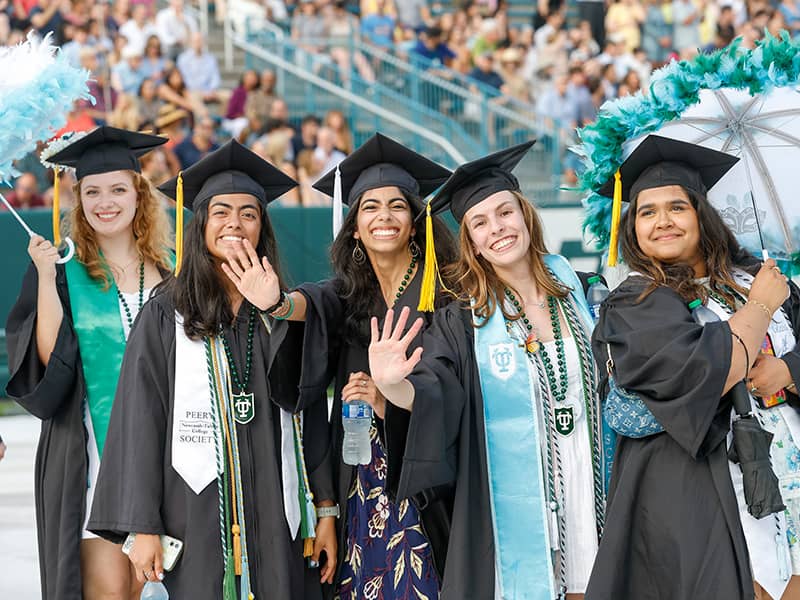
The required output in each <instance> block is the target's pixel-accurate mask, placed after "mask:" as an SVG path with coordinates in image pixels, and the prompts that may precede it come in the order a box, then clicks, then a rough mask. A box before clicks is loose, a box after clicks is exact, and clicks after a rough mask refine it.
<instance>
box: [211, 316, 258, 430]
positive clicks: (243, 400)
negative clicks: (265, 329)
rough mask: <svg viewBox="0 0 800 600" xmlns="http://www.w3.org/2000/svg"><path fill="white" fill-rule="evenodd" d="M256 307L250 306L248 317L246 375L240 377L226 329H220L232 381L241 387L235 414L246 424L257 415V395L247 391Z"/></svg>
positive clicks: (234, 400)
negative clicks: (255, 400)
mask: <svg viewBox="0 0 800 600" xmlns="http://www.w3.org/2000/svg"><path fill="white" fill-rule="evenodd" d="M255 324H256V309H255V307H254V306H252V305H251V306H250V314H249V316H248V318H247V347H246V351H245V362H244V377H243V378H240V377H239V369H237V368H236V361H235V360H234V359H233V353H232V352H231V347H230V344H229V343H228V338H227V337H226V336H225V332H224V331H220V335H219V337H220V338H221V339H222V346H223V348H225V356H226V357H227V359H228V368H229V369H230V372H231V383H232V384H233V386H234V387H236V388H238V389H239V393H238V394H236V393H234V394H233V407H234V413H235V414H234V416H235V419H236V422H237V423H240V424H242V425H245V424H247V423H249V422H250V421H252V420H253V417H254V416H255V402H254V399H255V395H254V394H253V393H252V392H250V393H248V392H247V385H248V384H249V383H250V367H251V365H252V363H253V333H254V332H255Z"/></svg>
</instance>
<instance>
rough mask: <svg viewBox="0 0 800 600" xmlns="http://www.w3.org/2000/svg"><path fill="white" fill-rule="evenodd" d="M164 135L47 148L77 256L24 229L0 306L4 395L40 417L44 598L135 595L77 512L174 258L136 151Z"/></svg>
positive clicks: (118, 562) (91, 139)
mask: <svg viewBox="0 0 800 600" xmlns="http://www.w3.org/2000/svg"><path fill="white" fill-rule="evenodd" d="M164 141H165V140H164V139H163V138H159V137H156V136H151V135H145V134H141V133H136V132H133V131H126V130H122V129H117V128H114V127H100V128H98V129H96V130H94V131H93V132H91V133H90V134H88V135H86V136H83V137H81V136H75V137H74V138H71V140H70V143H68V144H66V145H64V146H63V147H62V148H61V149H60V151H58V152H56V153H54V154H52V156H50V158H49V161H50V162H52V163H54V164H58V165H61V166H64V167H72V168H75V169H76V177H77V180H78V183H77V186H76V196H77V198H78V200H79V202H78V203H77V204H76V206H75V208H74V209H73V210H72V214H71V219H70V237H71V239H72V240H73V241H74V242H75V248H76V251H75V256H74V257H73V259H72V260H70V261H69V262H67V263H66V264H56V261H57V260H58V258H59V256H58V250H57V248H56V247H55V246H54V245H53V244H52V243H51V242H50V241H48V240H45V239H44V238H43V237H41V236H38V235H36V236H33V237H32V238H31V240H30V244H29V245H28V253H29V254H30V256H31V259H32V263H31V265H30V267H29V268H28V271H27V273H26V274H25V279H24V280H23V283H22V290H21V291H20V295H19V298H18V299H17V302H16V303H15V304H14V306H13V307H12V309H11V311H10V313H9V315H8V323H7V324H6V334H7V336H8V337H7V341H8V364H9V375H10V378H9V381H8V386H7V388H6V393H7V394H8V396H9V397H10V398H12V399H14V400H15V401H16V402H18V403H19V404H20V406H22V407H23V408H24V409H25V410H27V411H28V412H30V413H31V414H32V415H34V416H35V417H37V418H39V419H41V420H42V429H41V436H40V438H39V446H38V448H37V452H36V467H35V501H36V527H37V534H38V541H39V569H40V573H41V595H42V598H44V599H45V600H84V599H85V600H92V599H94V598H106V597H109V596H112V597H115V598H131V600H133V598H138V597H139V593H138V592H139V590H140V589H141V584H138V583H137V582H136V578H135V577H134V576H133V573H132V572H131V568H130V563H129V561H128V560H127V558H126V557H125V555H124V554H122V552H121V551H120V548H119V546H116V545H114V544H111V543H109V542H107V541H106V540H103V539H98V538H97V536H95V535H93V534H91V532H89V531H87V530H86V521H87V519H88V516H89V515H88V512H89V507H90V506H91V501H92V495H93V492H94V490H95V489H96V487H95V486H96V478H97V469H98V467H99V463H100V462H101V460H102V456H103V445H104V444H103V442H104V440H105V438H106V431H107V428H108V419H109V416H110V413H111V407H112V404H113V402H114V394H115V392H116V386H117V376H118V374H119V368H120V364H121V362H122V355H123V352H124V350H125V340H126V337H127V334H128V331H129V330H130V326H131V324H132V322H133V319H134V318H135V317H136V314H137V313H138V311H139V310H140V309H141V307H142V304H143V303H144V301H145V300H147V297H148V295H149V293H150V290H151V289H152V288H153V287H154V286H155V285H156V284H158V283H159V282H160V281H161V280H162V278H163V277H164V276H165V275H167V274H168V273H169V272H170V270H171V268H172V259H171V255H170V254H171V253H170V251H169V249H168V243H169V237H170V236H169V219H168V218H167V214H166V212H165V211H164V209H163V207H162V205H161V202H160V201H159V199H158V197H157V196H156V194H155V193H154V191H153V189H152V187H151V185H150V183H149V182H148V181H147V180H146V179H145V178H144V177H143V176H142V175H141V168H140V166H139V159H138V157H139V156H141V155H142V154H144V153H146V152H147V151H149V150H150V149H152V148H155V147H157V146H160V145H161V144H163V143H164ZM58 143H61V140H59V141H58ZM6 576H11V574H10V573H7V574H6Z"/></svg>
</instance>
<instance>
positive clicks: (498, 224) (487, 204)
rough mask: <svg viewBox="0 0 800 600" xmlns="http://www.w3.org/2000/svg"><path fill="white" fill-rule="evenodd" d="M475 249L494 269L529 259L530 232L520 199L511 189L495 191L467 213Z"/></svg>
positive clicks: (514, 264)
mask: <svg viewBox="0 0 800 600" xmlns="http://www.w3.org/2000/svg"><path fill="white" fill-rule="evenodd" d="M464 225H465V226H466V228H467V231H468V233H469V238H470V241H471V242H472V249H473V252H474V253H475V255H476V256H482V257H483V258H484V259H485V260H486V261H488V262H489V263H490V264H491V265H492V266H493V267H494V268H495V269H501V270H507V269H513V268H514V267H516V266H519V265H521V264H523V263H524V264H525V265H527V264H528V262H529V252H528V250H529V248H530V245H531V235H530V232H529V231H528V227H527V226H526V225H525V217H524V215H523V214H522V209H521V208H520V204H519V200H518V199H517V198H516V197H515V196H514V194H512V193H511V192H510V191H508V190H503V191H501V192H495V193H494V194H492V195H491V196H489V197H487V198H486V199H485V200H482V201H481V202H479V203H478V204H476V205H475V206H473V207H472V208H470V209H469V210H468V211H467V212H466V214H465V215H464Z"/></svg>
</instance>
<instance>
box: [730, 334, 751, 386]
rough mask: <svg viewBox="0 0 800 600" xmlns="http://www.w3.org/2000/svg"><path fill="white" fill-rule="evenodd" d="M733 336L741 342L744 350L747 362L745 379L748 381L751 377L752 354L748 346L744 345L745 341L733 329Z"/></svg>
mask: <svg viewBox="0 0 800 600" xmlns="http://www.w3.org/2000/svg"><path fill="white" fill-rule="evenodd" d="M731 335H732V336H733V337H735V338H736V339H737V340H738V341H739V343H740V344H741V345H742V350H744V359H745V361H746V363H745V370H744V379H747V376H748V375H750V352H748V351H747V344H745V343H744V340H743V339H742V338H741V337H740V336H739V334H738V333H736V332H735V331H734V330H733V329H731Z"/></svg>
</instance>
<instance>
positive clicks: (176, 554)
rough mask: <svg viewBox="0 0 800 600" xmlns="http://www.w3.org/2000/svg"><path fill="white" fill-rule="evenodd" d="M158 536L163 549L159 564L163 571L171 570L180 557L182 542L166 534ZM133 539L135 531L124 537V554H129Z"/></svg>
mask: <svg viewBox="0 0 800 600" xmlns="http://www.w3.org/2000/svg"><path fill="white" fill-rule="evenodd" d="M158 537H159V538H160V539H161V549H162V550H163V554H162V557H161V564H162V565H163V566H164V570H165V571H172V569H173V567H174V566H175V563H176V562H178V559H179V558H180V557H181V552H182V551H183V542H182V541H180V540H179V539H177V538H174V537H171V536H168V535H160V536H158ZM135 539H136V534H135V533H129V534H128V537H126V538H125V542H124V543H123V544H122V552H123V553H124V554H126V555H127V554H130V552H131V548H133V541H134V540H135Z"/></svg>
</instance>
